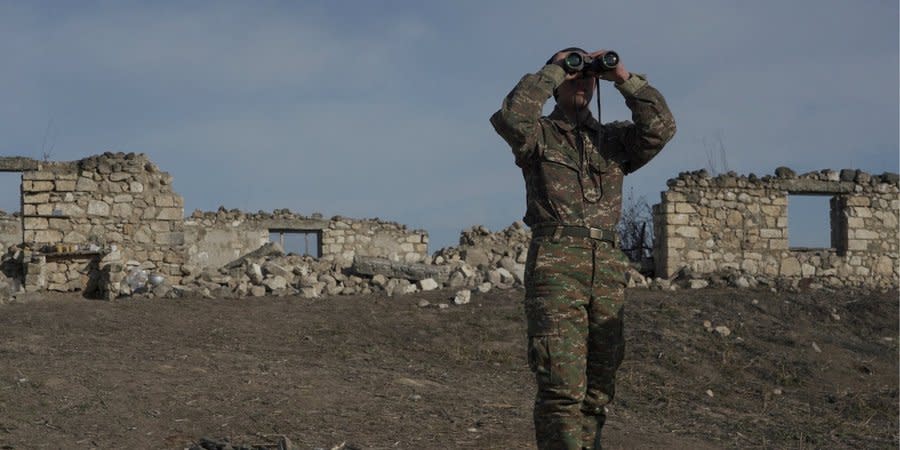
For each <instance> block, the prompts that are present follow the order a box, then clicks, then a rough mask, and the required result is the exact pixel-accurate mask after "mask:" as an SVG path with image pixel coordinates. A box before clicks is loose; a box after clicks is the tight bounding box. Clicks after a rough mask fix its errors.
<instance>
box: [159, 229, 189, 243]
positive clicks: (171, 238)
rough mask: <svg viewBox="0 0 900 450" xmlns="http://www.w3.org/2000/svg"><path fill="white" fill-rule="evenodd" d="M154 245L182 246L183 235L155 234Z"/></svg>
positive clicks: (178, 233)
mask: <svg viewBox="0 0 900 450" xmlns="http://www.w3.org/2000/svg"><path fill="white" fill-rule="evenodd" d="M156 243H157V244H160V245H184V233H180V232H167V233H157V234H156Z"/></svg>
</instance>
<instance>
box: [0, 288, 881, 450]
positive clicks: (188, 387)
mask: <svg viewBox="0 0 900 450" xmlns="http://www.w3.org/2000/svg"><path fill="white" fill-rule="evenodd" d="M452 295H453V292H451V291H449V290H443V291H428V292H419V293H416V294H412V295H407V296H403V297H387V296H385V295H378V294H373V295H370V296H341V297H332V298H328V299H304V298H300V297H296V296H293V297H292V296H289V297H280V298H268V297H266V298H252V299H176V300H163V299H152V300H148V299H143V300H142V299H129V300H120V301H115V302H98V301H88V300H83V299H81V298H77V297H69V296H53V297H47V296H45V297H41V298H36V299H33V300H19V301H17V302H16V303H12V304H7V305H2V306H0V360H2V361H3V363H2V364H0V410H2V411H3V412H4V413H3V414H2V415H0V447H2V448H4V449H10V448H12V449H18V448H36V447H50V448H154V449H156V448H172V449H184V448H190V447H191V446H197V445H200V444H201V438H204V437H208V439H209V440H212V441H216V442H225V439H226V438H227V442H230V443H234V444H233V445H234V446H238V445H244V446H251V445H256V443H259V442H261V438H260V436H274V435H283V436H286V437H288V438H289V439H290V441H291V442H292V443H293V446H294V447H295V448H298V449H314V448H322V449H332V448H342V447H341V446H343V448H345V449H346V448H363V449H375V448H410V449H455V448H478V449H483V448H497V449H510V448H516V449H518V448H533V443H532V441H533V439H532V425H531V411H530V408H531V401H532V399H533V396H534V385H533V380H532V378H531V374H530V373H529V372H528V368H527V363H526V360H525V351H524V344H525V331H524V322H523V313H522V309H521V304H520V300H521V297H522V292H521V291H520V290H508V291H500V290H492V291H490V292H489V293H486V294H482V293H478V292H475V293H474V294H473V296H472V299H471V302H470V303H468V304H465V305H453V304H452V301H451V299H450V297H451V296H452ZM628 295H629V297H628V301H629V303H628V306H627V311H626V320H627V322H626V327H627V328H626V334H627V339H628V344H627V345H628V347H627V354H626V361H625V363H624V365H623V367H622V370H621V371H620V375H619V390H618V393H617V398H616V402H615V403H614V404H613V405H612V407H611V408H610V409H611V412H610V419H609V422H608V427H607V428H606V430H605V432H604V435H605V438H606V442H607V444H608V445H607V446H608V447H609V448H612V449H618V448H632V449H653V448H657V449H671V448H684V449H704V448H708V449H716V448H741V449H743V448H867V449H870V448H896V447H897V445H898V437H897V434H896V433H897V429H898V421H897V417H898V406H897V405H898V375H897V374H898V356H897V355H898V341H897V339H898V336H897V330H898V303H897V298H898V297H897V292H896V291H895V292H889V293H850V292H844V293H837V294H836V293H828V294H824V293H822V292H807V293H772V292H769V291H760V290H751V289H740V290H734V289H702V290H690V291H688V290H685V291H675V292H669V291H652V290H629V292H628ZM423 300H425V301H427V304H429V305H434V306H428V307H420V306H418V305H419V304H426V303H425V302H423ZM440 304H444V305H445V306H443V307H440V306H438V305H440Z"/></svg>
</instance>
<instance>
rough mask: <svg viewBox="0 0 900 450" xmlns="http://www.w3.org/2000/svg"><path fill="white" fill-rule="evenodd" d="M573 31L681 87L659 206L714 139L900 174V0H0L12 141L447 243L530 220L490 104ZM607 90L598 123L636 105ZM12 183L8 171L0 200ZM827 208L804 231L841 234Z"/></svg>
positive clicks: (10, 147)
mask: <svg viewBox="0 0 900 450" xmlns="http://www.w3.org/2000/svg"><path fill="white" fill-rule="evenodd" d="M569 45H578V46H581V47H584V48H588V49H595V48H608V49H615V50H616V51H618V52H619V54H620V55H621V57H622V61H623V63H624V64H625V65H626V67H628V68H629V69H630V70H632V71H635V72H642V73H646V74H647V75H648V77H649V79H650V81H651V82H652V83H653V84H654V85H655V86H656V87H657V88H658V89H659V90H660V91H661V92H662V93H663V94H664V95H665V96H666V98H667V100H668V102H669V105H670V107H671V108H672V110H673V112H674V114H675V117H676V120H677V122H678V126H679V131H678V135H677V136H676V137H675V139H674V140H673V141H672V142H671V143H670V144H669V145H668V146H667V147H666V149H665V150H664V151H663V152H662V153H661V154H660V155H659V156H658V157H657V158H656V159H655V160H654V161H652V162H651V163H650V164H649V165H648V166H646V167H645V168H643V169H642V170H641V171H639V172H638V173H636V174H634V175H632V176H630V177H628V178H627V180H626V189H629V188H633V189H634V193H635V194H636V195H638V196H645V197H646V198H647V199H648V200H649V201H650V202H651V203H655V202H657V201H658V199H659V192H660V191H663V190H664V189H665V181H666V179H668V178H671V177H674V176H676V175H677V173H678V172H680V171H684V170H695V169H699V168H705V167H707V166H708V165H709V160H710V157H709V151H710V150H711V149H713V150H715V149H716V148H717V144H716V143H717V142H719V140H720V141H721V142H722V144H723V145H724V148H725V150H726V155H727V162H728V169H731V170H735V171H737V172H739V173H750V172H754V173H756V174H758V175H763V174H771V173H773V172H774V169H775V168H776V167H778V166H781V165H785V166H788V167H791V168H793V169H794V170H796V171H798V172H806V171H810V170H820V169H823V168H836V169H840V168H859V169H863V170H866V171H869V172H873V173H881V172H884V171H893V172H896V171H898V164H900V163H898V123H900V113H898V4H897V2H896V1H881V0H865V1H849V0H845V1H757V2H738V1H722V0H716V1H713V0H709V1H701V0H686V1H680V2H668V1H645V2H634V1H613V2H609V1H608V2H588V1H557V2H542V1H533V0H521V1H497V2H489V1H455V2H421V1H418V2H413V1H396V2H390V1H382V2H378V1H353V2H351V1H328V2H326V1H306V2H274V1H273V2H262V1H261V2H249V1H247V2H227V1H214V2H213V1H209V2H203V1H195V2H135V3H129V2H122V1H117V2H89V1H80V2H24V1H23V2H2V3H0V55H2V58H3V67H4V70H2V71H0V85H2V86H4V89H3V90H2V91H0V92H2V94H0V136H2V139H0V154H2V155H20V156H30V157H34V158H41V157H42V155H43V153H44V152H45V151H48V150H49V151H50V157H51V158H52V159H55V160H76V159H80V158H83V157H86V156H89V155H92V154H96V153H101V152H103V151H124V152H143V153H146V154H147V155H149V156H150V158H152V159H153V160H154V161H155V162H156V163H157V164H158V165H159V166H160V167H161V168H163V170H166V171H168V172H170V173H172V175H174V177H175V188H176V189H177V190H178V191H179V193H181V194H182V195H183V196H184V198H185V205H186V213H188V214H189V213H190V212H191V211H192V210H194V209H202V210H214V209H215V208H217V207H218V206H219V205H224V206H225V207H227V208H241V209H244V210H249V211H257V210H269V211H270V210H272V209H274V208H290V209H291V210H293V211H295V212H298V213H301V214H312V213H313V212H321V213H322V214H325V215H326V216H331V215H335V214H340V215H345V216H350V217H381V218H384V219H389V220H395V221H398V222H402V223H406V224H408V225H410V226H411V227H415V228H425V229H427V230H428V231H429V232H430V234H431V236H432V244H431V251H434V250H437V249H438V248H439V247H442V246H446V245H452V244H455V243H456V240H457V237H458V233H459V231H460V230H461V229H463V228H466V227H468V226H470V225H474V224H484V225H486V226H488V227H490V228H492V229H499V228H502V227H505V226H507V225H509V224H510V223H512V222H513V221H514V220H518V219H520V218H521V216H522V214H523V213H524V186H523V183H522V180H521V174H520V172H519V171H518V169H517V168H516V167H515V165H514V164H513V161H512V156H511V154H510V152H509V150H508V149H507V148H506V146H505V144H504V143H503V141H502V140H501V139H500V138H499V137H498V136H496V135H495V134H494V132H493V130H492V128H491V126H490V124H489V123H488V117H489V116H490V115H491V113H493V111H494V110H496V109H497V108H498V107H499V105H500V101H501V99H502V98H503V96H504V95H505V94H506V93H507V92H508V91H509V89H510V88H512V86H513V85H514V84H515V82H516V81H517V80H518V79H519V78H520V77H521V76H522V75H523V74H525V73H527V72H533V71H536V70H537V69H539V68H540V66H541V65H542V63H543V62H544V61H545V60H546V59H547V57H548V56H549V55H550V54H552V53H553V52H554V51H555V50H557V49H559V48H562V47H566V46H569ZM601 95H602V99H603V118H604V120H613V119H627V118H628V117H629V115H628V111H627V109H626V108H625V107H624V102H623V101H622V99H621V97H620V96H619V95H618V93H617V92H616V91H615V89H613V88H612V87H611V86H609V85H604V86H602V87H601ZM551 103H552V101H551ZM714 153H715V154H717V152H716V151H714ZM719 165H720V166H721V164H719ZM17 185H18V178H17V176H16V175H14V174H0V186H3V190H4V191H5V192H9V194H7V195H5V196H0V208H2V209H5V210H7V211H9V210H15V209H17V207H18V206H17V204H18V200H17V195H16V194H15V192H16V190H17ZM798 207H799V206H798ZM812 208H813V210H814V211H813V212H811V213H808V214H799V215H798V214H796V213H797V212H798V211H793V213H795V214H794V216H797V219H796V220H795V219H794V218H793V217H794V216H792V218H791V220H792V223H791V230H796V231H797V232H795V233H793V231H792V233H793V234H792V236H800V235H803V236H814V235H818V236H819V237H817V238H816V239H817V240H820V241H822V242H824V241H827V236H828V234H827V233H828V231H827V225H826V226H825V228H823V225H822V220H824V221H825V223H826V224H827V211H819V209H821V208H822V207H821V206H814V207H812ZM816 214H821V219H817V218H815V217H816ZM792 243H796V245H803V242H801V241H795V242H792Z"/></svg>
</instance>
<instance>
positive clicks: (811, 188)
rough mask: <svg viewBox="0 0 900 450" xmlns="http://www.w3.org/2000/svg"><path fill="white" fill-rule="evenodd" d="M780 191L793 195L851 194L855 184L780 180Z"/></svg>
mask: <svg viewBox="0 0 900 450" xmlns="http://www.w3.org/2000/svg"><path fill="white" fill-rule="evenodd" d="M779 184H780V186H781V188H782V189H784V190H785V191H788V193H789V194H793V195H822V194H846V193H851V192H853V187H854V186H855V185H856V184H855V183H850V182H842V181H822V180H781V181H780V182H779Z"/></svg>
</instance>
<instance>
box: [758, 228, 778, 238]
mask: <svg viewBox="0 0 900 450" xmlns="http://www.w3.org/2000/svg"><path fill="white" fill-rule="evenodd" d="M759 237H761V238H763V239H776V238H782V237H784V234H783V232H782V230H781V229H778V228H762V229H760V230H759Z"/></svg>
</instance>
